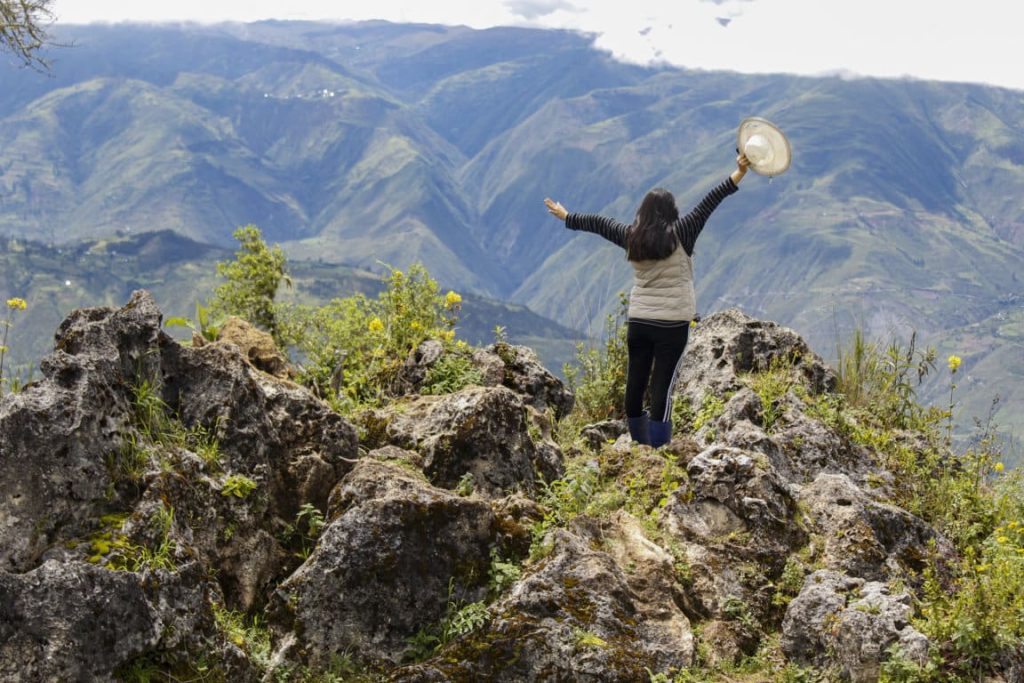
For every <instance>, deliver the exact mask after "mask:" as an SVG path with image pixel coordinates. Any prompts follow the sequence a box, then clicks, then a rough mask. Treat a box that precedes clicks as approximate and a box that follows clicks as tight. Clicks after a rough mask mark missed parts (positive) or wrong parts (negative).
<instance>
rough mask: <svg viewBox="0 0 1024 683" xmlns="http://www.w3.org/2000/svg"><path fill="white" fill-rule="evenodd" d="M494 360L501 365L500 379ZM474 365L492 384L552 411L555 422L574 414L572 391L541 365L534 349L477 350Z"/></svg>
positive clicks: (500, 346)
mask: <svg viewBox="0 0 1024 683" xmlns="http://www.w3.org/2000/svg"><path fill="white" fill-rule="evenodd" d="M495 359H497V361H498V362H500V363H501V366H502V372H501V377H500V378H499V377H498V376H497V372H496V370H497V368H498V364H497V362H495ZM473 362H474V363H475V364H476V365H477V367H478V368H480V369H481V371H482V372H483V373H484V376H485V378H486V379H487V380H489V383H493V384H501V385H502V386H505V387H508V388H509V389H511V390H512V391H514V392H516V393H517V394H520V395H521V396H523V398H524V400H525V401H526V402H527V403H529V404H530V405H532V406H533V407H534V408H537V409H538V410H546V409H548V408H551V409H552V410H553V411H554V413H555V419H556V420H560V419H561V418H562V417H564V416H566V415H568V414H569V413H570V412H572V406H573V403H574V402H575V397H574V396H573V394H572V392H571V391H569V389H568V388H567V387H566V386H565V384H564V383H563V382H562V380H560V379H558V378H557V377H556V376H555V375H554V374H552V373H551V372H550V371H548V369H547V368H545V367H544V366H543V365H542V364H541V362H540V359H538V358H537V354H536V353H535V352H534V351H533V349H531V348H529V347H527V346H516V345H513V344H506V343H498V344H491V345H490V346H488V347H486V348H484V349H481V350H479V351H477V353H476V354H474V356H473Z"/></svg>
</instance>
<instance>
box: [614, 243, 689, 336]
mask: <svg viewBox="0 0 1024 683" xmlns="http://www.w3.org/2000/svg"><path fill="white" fill-rule="evenodd" d="M630 263H631V264H632V265H633V270H634V275H635V277H634V278H633V290H632V291H631V292H630V294H629V317H630V318H632V319H638V318H639V319H646V320H693V317H694V316H695V315H696V314H697V295H696V293H695V292H694V290H693V259H691V258H690V257H689V256H688V255H687V254H686V250H685V249H683V248H682V247H681V246H679V247H676V250H675V251H673V252H672V253H671V254H670V255H669V256H668V258H663V259H658V260H653V259H652V260H647V261H630Z"/></svg>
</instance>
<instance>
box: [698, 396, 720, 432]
mask: <svg viewBox="0 0 1024 683" xmlns="http://www.w3.org/2000/svg"><path fill="white" fill-rule="evenodd" d="M724 412H725V400H723V399H722V398H720V397H718V396H715V395H714V394H710V393H708V394H704V398H703V399H702V401H701V404H700V410H698V411H697V416H696V417H694V419H693V431H695V432H696V431H699V430H700V429H701V427H703V426H704V425H707V424H711V423H712V422H714V421H715V420H717V419H718V418H720V417H721V416H722V413H724Z"/></svg>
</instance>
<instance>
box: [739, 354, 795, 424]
mask: <svg viewBox="0 0 1024 683" xmlns="http://www.w3.org/2000/svg"><path fill="white" fill-rule="evenodd" d="M794 364H795V363H794V359H792V358H788V357H785V356H776V357H774V358H772V360H771V362H770V364H769V367H768V368H767V369H766V370H762V371H760V372H752V373H750V374H749V375H746V376H745V377H743V381H744V382H746V384H747V385H748V386H749V387H750V388H751V389H753V391H754V393H755V394H757V397H758V398H759V399H760V400H761V426H762V428H763V429H764V431H765V432H768V433H771V432H772V430H773V428H774V427H775V424H776V422H778V420H779V418H780V417H782V407H781V405H780V403H781V401H782V398H783V397H784V396H785V395H786V393H787V392H789V390H790V389H791V388H793V386H794V385H795V384H796V383H797V382H796V380H795V379H794V376H793V365H794Z"/></svg>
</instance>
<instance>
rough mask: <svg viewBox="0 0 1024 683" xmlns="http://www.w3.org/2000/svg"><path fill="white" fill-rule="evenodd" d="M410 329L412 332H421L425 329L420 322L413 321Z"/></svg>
mask: <svg viewBox="0 0 1024 683" xmlns="http://www.w3.org/2000/svg"><path fill="white" fill-rule="evenodd" d="M409 329H410V330H412V331H413V332H419V331H420V330H422V329H423V325H421V324H420V321H419V320H413V321H412V322H411V323H409Z"/></svg>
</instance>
